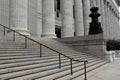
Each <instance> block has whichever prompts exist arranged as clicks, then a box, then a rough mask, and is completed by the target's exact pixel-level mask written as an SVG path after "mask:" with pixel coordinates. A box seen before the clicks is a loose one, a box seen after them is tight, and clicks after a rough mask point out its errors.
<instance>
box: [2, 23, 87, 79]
mask: <svg viewBox="0 0 120 80" xmlns="http://www.w3.org/2000/svg"><path fill="white" fill-rule="evenodd" d="M0 26H2V27H3V28H4V36H5V35H6V33H5V30H6V29H8V30H11V31H12V32H13V41H15V33H17V34H19V35H21V36H23V37H24V38H25V48H27V39H29V40H31V41H33V42H35V43H37V44H39V45H40V57H42V46H44V47H46V48H48V49H50V50H52V51H54V52H56V53H58V54H59V68H61V55H62V56H64V57H67V58H68V59H70V66H71V75H73V69H72V61H76V62H84V74H85V80H87V71H86V68H87V67H86V64H87V62H88V61H87V60H75V59H73V58H70V57H69V56H67V55H65V54H63V53H61V52H58V51H56V50H54V49H52V48H50V47H48V46H46V45H44V44H42V43H40V42H38V41H36V40H34V39H32V38H30V37H28V36H26V35H23V34H21V33H19V32H17V31H15V30H13V29H11V28H8V27H6V26H4V25H2V24H0Z"/></svg>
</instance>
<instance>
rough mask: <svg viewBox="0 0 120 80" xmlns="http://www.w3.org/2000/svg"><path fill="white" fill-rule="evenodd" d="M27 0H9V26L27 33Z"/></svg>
mask: <svg viewBox="0 0 120 80" xmlns="http://www.w3.org/2000/svg"><path fill="white" fill-rule="evenodd" d="M27 11H28V0H10V27H11V28H12V29H14V30H16V31H18V32H20V33H22V34H24V35H29V32H28V29H27V27H28V25H27Z"/></svg>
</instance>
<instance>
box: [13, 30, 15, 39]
mask: <svg viewBox="0 0 120 80" xmlns="http://www.w3.org/2000/svg"><path fill="white" fill-rule="evenodd" d="M13 41H15V31H13Z"/></svg>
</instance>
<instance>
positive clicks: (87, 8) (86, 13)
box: [83, 0, 90, 35]
mask: <svg viewBox="0 0 120 80" xmlns="http://www.w3.org/2000/svg"><path fill="white" fill-rule="evenodd" d="M89 14H90V0H83V16H84V17H83V19H84V34H85V35H88V32H89V23H90V18H89Z"/></svg>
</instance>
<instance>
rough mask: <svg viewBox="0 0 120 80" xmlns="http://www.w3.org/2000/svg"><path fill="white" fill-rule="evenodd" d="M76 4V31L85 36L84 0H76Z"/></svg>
mask: <svg viewBox="0 0 120 80" xmlns="http://www.w3.org/2000/svg"><path fill="white" fill-rule="evenodd" d="M74 4H75V33H76V36H84V25H83V5H82V0H74ZM86 11H87V10H86Z"/></svg>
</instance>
